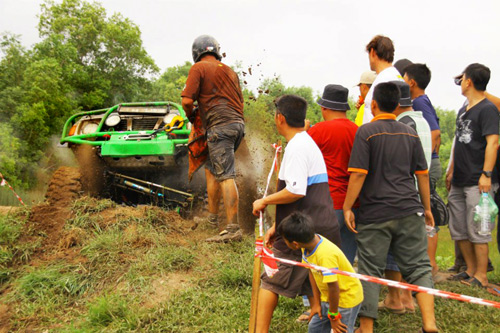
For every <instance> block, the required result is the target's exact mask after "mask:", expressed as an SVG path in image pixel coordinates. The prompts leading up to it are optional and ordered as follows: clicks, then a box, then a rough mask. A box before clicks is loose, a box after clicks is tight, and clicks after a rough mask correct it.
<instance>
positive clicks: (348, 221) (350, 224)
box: [344, 209, 358, 234]
mask: <svg viewBox="0 0 500 333" xmlns="http://www.w3.org/2000/svg"><path fill="white" fill-rule="evenodd" d="M344 221H345V225H346V226H347V228H348V229H349V230H350V231H351V232H354V233H355V234H357V233H358V232H357V231H356V221H355V218H354V213H353V212H352V210H351V209H347V210H346V209H344Z"/></svg>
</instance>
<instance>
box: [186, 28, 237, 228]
mask: <svg viewBox="0 0 500 333" xmlns="http://www.w3.org/2000/svg"><path fill="white" fill-rule="evenodd" d="M192 50H193V60H194V62H195V63H194V65H193V66H192V67H191V69H190V70H189V74H188V78H187V81H186V87H185V88H184V90H183V91H182V94H181V96H182V107H183V108H184V111H186V115H187V116H188V118H190V119H193V118H192V117H194V116H195V113H196V112H199V116H200V117H201V121H202V124H203V127H204V129H205V130H206V138H207V144H208V159H207V163H206V164H205V175H206V179H207V192H208V211H209V213H210V215H209V216H208V218H207V219H208V222H209V223H211V224H212V225H216V226H217V225H219V216H218V209H219V201H220V197H221V195H222V198H223V201H224V207H225V210H226V217H227V223H228V224H235V225H236V226H237V225H238V189H237V187H236V183H235V181H234V178H235V176H236V173H235V168H234V152H235V151H236V149H238V146H239V145H240V143H241V140H242V139H243V136H244V131H245V124H244V118H243V95H242V93H241V87H240V81H239V78H238V75H237V74H236V73H235V72H234V71H233V70H232V69H231V68H230V67H229V66H227V65H225V64H223V63H222V62H220V60H221V59H222V57H221V55H220V47H219V43H218V42H217V41H216V40H215V38H213V37H211V36H208V35H203V36H199V37H198V38H196V39H195V41H194V42H193V48H192ZM194 101H197V102H198V111H195V109H194V107H193V103H194ZM219 227H221V229H224V228H222V226H219ZM229 229H230V228H228V230H229ZM231 229H233V228H231ZM233 230H234V229H233Z"/></svg>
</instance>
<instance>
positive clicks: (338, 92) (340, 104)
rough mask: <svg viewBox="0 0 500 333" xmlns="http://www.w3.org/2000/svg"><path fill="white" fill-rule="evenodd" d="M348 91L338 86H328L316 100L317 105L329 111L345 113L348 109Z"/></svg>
mask: <svg viewBox="0 0 500 333" xmlns="http://www.w3.org/2000/svg"><path fill="white" fill-rule="evenodd" d="M348 95H349V90H348V89H347V88H345V87H343V86H341V85H338V84H329V85H327V86H326V87H325V90H324V91H323V96H322V97H320V98H319V99H318V102H317V103H318V104H319V105H321V106H322V107H324V108H327V109H330V110H338V111H347V110H349V109H350V107H349V103H347V98H348Z"/></svg>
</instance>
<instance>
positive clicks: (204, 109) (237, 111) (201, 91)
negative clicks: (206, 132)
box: [181, 58, 244, 129]
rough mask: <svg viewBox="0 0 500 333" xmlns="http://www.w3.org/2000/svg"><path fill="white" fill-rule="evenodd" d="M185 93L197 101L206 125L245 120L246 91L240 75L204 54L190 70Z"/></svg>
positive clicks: (242, 121) (207, 126) (206, 126)
mask: <svg viewBox="0 0 500 333" xmlns="http://www.w3.org/2000/svg"><path fill="white" fill-rule="evenodd" d="M181 96H182V97H188V98H191V99H192V100H195V101H198V107H199V108H200V114H201V118H202V121H203V125H204V126H205V128H206V129H208V128H210V127H213V126H220V125H227V124H230V123H244V118H243V95H242V93H241V87H240V81H239V79H238V75H237V74H236V73H235V72H234V71H233V70H232V69H231V68H230V67H229V66H227V65H225V64H223V63H221V62H220V61H217V60H215V59H210V58H208V59H207V58H205V59H202V60H201V61H199V62H197V63H195V64H194V65H193V66H192V67H191V69H190V70H189V74H188V78H187V81H186V87H185V88H184V90H183V91H182V94H181Z"/></svg>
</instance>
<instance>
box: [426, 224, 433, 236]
mask: <svg viewBox="0 0 500 333" xmlns="http://www.w3.org/2000/svg"><path fill="white" fill-rule="evenodd" d="M425 230H426V231H427V237H431V238H432V237H434V236H435V235H436V228H434V227H431V226H430V225H425Z"/></svg>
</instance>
